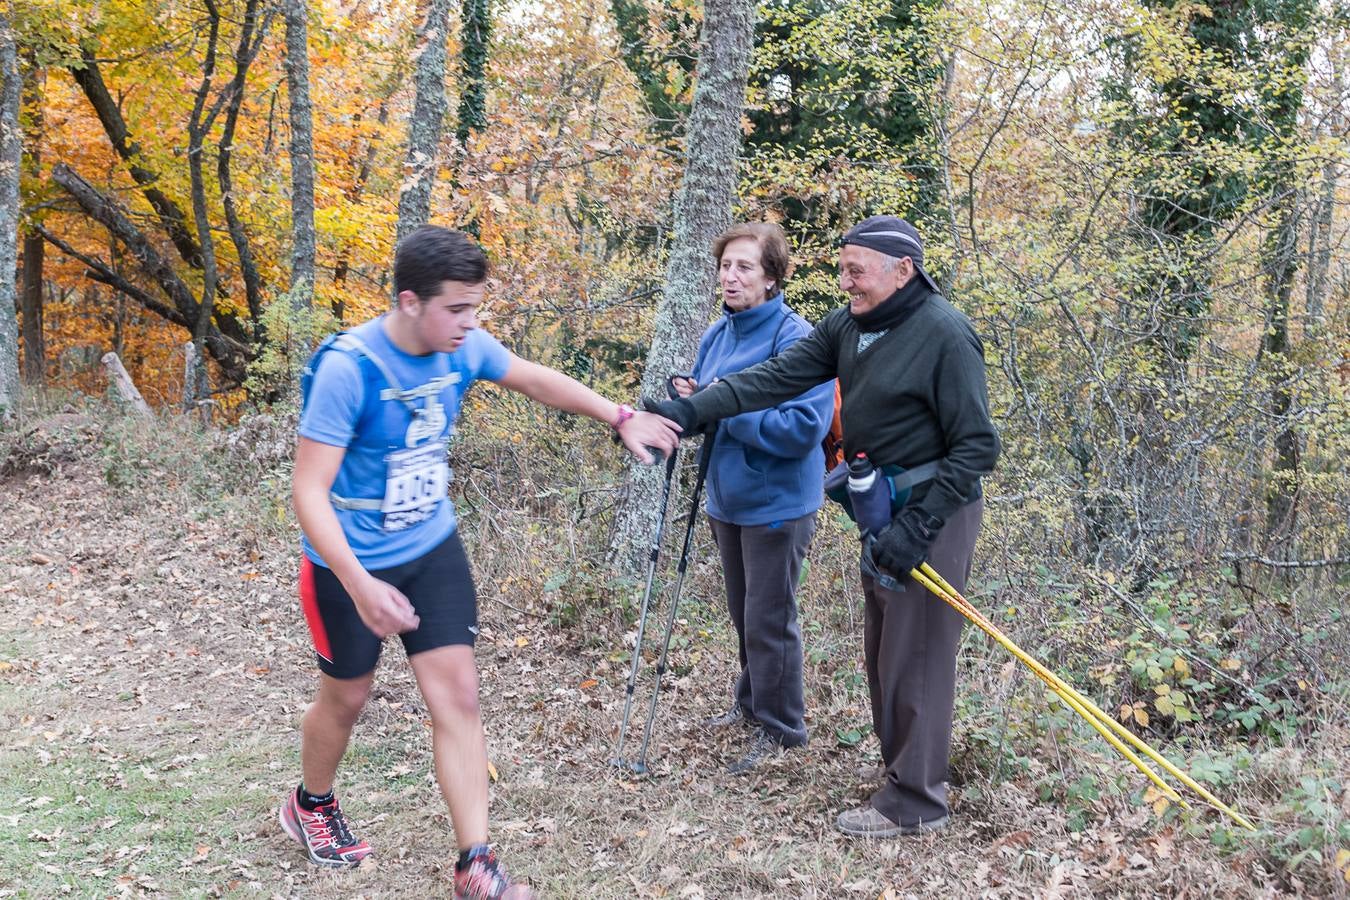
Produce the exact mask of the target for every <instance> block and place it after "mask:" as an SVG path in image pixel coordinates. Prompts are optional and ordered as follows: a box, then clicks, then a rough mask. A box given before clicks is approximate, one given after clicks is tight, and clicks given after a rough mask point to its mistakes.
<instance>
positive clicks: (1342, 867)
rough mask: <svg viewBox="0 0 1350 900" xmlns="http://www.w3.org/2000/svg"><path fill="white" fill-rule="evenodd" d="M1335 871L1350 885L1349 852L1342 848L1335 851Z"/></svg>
mask: <svg viewBox="0 0 1350 900" xmlns="http://www.w3.org/2000/svg"><path fill="white" fill-rule="evenodd" d="M1336 871H1338V872H1340V873H1341V877H1342V878H1344V879H1345V882H1346V883H1347V884H1350V850H1347V849H1345V848H1344V847H1342V848H1341V849H1339V850H1337V851H1336Z"/></svg>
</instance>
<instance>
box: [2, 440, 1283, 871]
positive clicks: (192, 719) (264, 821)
mask: <svg viewBox="0 0 1350 900" xmlns="http://www.w3.org/2000/svg"><path fill="white" fill-rule="evenodd" d="M138 477H143V478H145V479H147V484H148V485H149V486H151V487H153V486H154V485H155V484H159V485H160V487H159V489H146V490H140V489H138V490H137V491H134V492H128V491H126V490H118V491H114V490H112V489H110V488H109V487H108V486H107V482H106V479H105V477H104V472H103V471H101V470H100V467H99V465H98V462H97V460H95V459H89V460H86V461H83V462H76V463H70V464H66V465H63V466H60V467H58V469H57V470H56V471H55V472H52V473H50V474H33V473H28V474H25V473H19V474H17V475H13V476H10V477H9V478H7V479H6V480H5V481H4V483H3V491H4V495H5V497H6V498H7V504H6V506H7V509H6V513H5V516H4V517H3V521H2V522H0V735H2V736H3V737H2V738H0V740H3V746H2V747H0V776H2V777H0V838H2V839H3V840H4V846H5V847H6V848H7V854H6V855H7V856H8V859H6V860H5V861H4V862H3V863H0V896H12V895H18V896H33V897H49V896H62V895H68V896H99V897H103V896H119V895H127V894H150V893H162V894H164V895H170V896H183V895H193V896H222V895H228V896H280V897H306V896H334V895H337V896H363V897H371V898H374V897H432V896H448V895H449V891H448V878H449V873H450V871H451V856H450V848H451V847H452V846H453V844H452V839H451V836H450V834H449V823H448V821H447V817H446V815H445V810H444V804H443V803H442V802H441V800H440V799H439V796H438V794H437V792H436V790H435V786H434V784H432V782H431V780H430V776H429V769H430V757H429V751H428V745H429V740H428V737H429V735H428V728H427V722H426V720H425V716H424V711H423V710H422V708H421V707H420V705H419V701H418V697H417V694H416V691H415V690H414V688H413V684H412V681H411V677H410V673H409V671H408V669H407V666H406V663H405V662H404V660H403V659H402V653H401V651H397V650H390V651H389V652H387V653H386V655H385V661H384V664H383V666H382V669H381V672H380V676H379V679H378V682H377V685H378V687H377V693H376V697H375V700H374V702H373V703H372V704H371V706H370V708H369V709H368V710H367V712H366V714H365V715H364V716H363V718H362V720H361V722H360V724H359V726H358V729H357V733H356V736H355V739H354V742H353V746H352V749H351V751H350V753H349V755H348V758H347V761H346V763H345V765H344V771H343V775H342V781H341V785H342V788H343V791H344V796H345V798H346V799H345V805H346V807H347V810H348V813H349V815H350V816H351V817H352V818H353V820H354V822H355V823H356V824H357V825H358V826H359V829H360V833H361V834H362V835H363V836H364V837H366V838H367V839H368V840H369V841H370V842H371V843H372V845H373V846H374V847H375V848H376V851H377V856H376V864H375V865H372V866H368V867H362V869H361V870H359V871H356V872H352V873H342V874H332V873H326V872H320V871H318V870H316V869H314V868H313V867H311V866H310V865H308V863H307V862H306V860H305V859H304V857H303V856H302V854H301V853H300V852H299V850H298V848H297V847H295V846H294V845H292V844H290V843H289V842H288V841H287V840H286V839H285V838H284V837H283V836H282V834H281V832H280V830H279V828H278V826H277V824H276V819H275V806H276V802H277V800H278V798H279V797H280V796H281V794H282V793H283V792H284V791H285V790H287V789H288V788H289V787H291V786H292V785H293V784H294V783H295V781H296V778H297V756H298V754H297V746H298V745H297V733H296V721H297V718H298V715H299V713H300V711H301V710H302V708H303V705H304V704H305V703H306V702H307V699H308V697H307V695H308V692H309V690H310V688H311V681H312V668H311V665H310V662H309V650H308V644H307V639H306V634H305V632H304V630H303V623H302V621H301V617H300V615H299V612H298V609H297V607H296V604H295V603H294V602H293V599H292V597H293V584H292V581H293V578H294V561H295V558H296V550H295V548H294V546H293V545H292V542H291V540H290V538H289V536H287V535H285V534H284V533H283V532H284V529H283V528H281V527H272V528H271V529H270V530H268V529H255V528H252V527H248V526H245V527H240V525H239V524H238V522H237V521H235V520H234V517H233V516H231V515H229V514H228V513H229V510H228V509H225V508H221V507H219V506H213V505H212V504H211V503H210V502H205V501H203V502H201V503H200V504H198V502H197V500H196V499H195V498H192V497H191V496H189V492H187V491H186V490H184V489H182V488H181V486H180V487H175V486H174V485H175V475H174V473H173V472H172V471H162V472H153V471H152V472H148V473H141V475H140V476H138ZM133 497H135V498H136V499H135V500H133ZM472 555H473V551H472V548H471V556H472ZM482 589H483V593H484V595H485V600H484V604H483V624H484V628H483V635H482V639H481V642H480V644H479V648H480V649H479V659H480V663H481V666H482V676H483V701H484V706H485V714H486V719H487V722H488V729H489V747H490V753H491V755H492V757H493V758H494V760H495V761H496V764H497V767H498V769H499V771H500V775H501V778H500V781H499V782H498V783H497V784H496V785H494V787H493V807H492V817H493V828H494V837H495V839H496V840H497V841H498V843H499V846H500V849H501V852H502V854H503V857H504V859H505V860H506V861H507V862H508V863H509V864H510V865H511V866H512V867H513V869H514V870H515V871H517V872H518V873H520V874H522V875H527V876H529V878H530V879H531V880H532V881H533V883H534V884H535V885H536V886H537V887H539V888H540V889H542V890H543V891H544V893H545V894H546V895H547V896H552V897H660V896H674V897H709V898H714V897H717V898H720V897H757V896H774V897H795V896H802V897H835V896H858V897H878V896H887V897H890V896H894V897H902V896H939V895H947V896H976V895H982V896H991V897H1014V896H1028V897H1031V896H1035V897H1042V896H1056V895H1058V896H1087V895H1089V894H1093V895H1132V896H1155V895H1159V894H1164V895H1168V896H1196V897H1199V896H1216V895H1230V896H1233V895H1237V896H1268V895H1269V894H1270V892H1271V891H1272V890H1273V889H1272V888H1271V887H1270V884H1271V883H1272V881H1273V879H1272V876H1271V875H1270V873H1267V872H1265V871H1263V870H1262V869H1261V868H1260V867H1259V865H1257V863H1256V862H1255V861H1254V860H1255V855H1254V854H1252V853H1239V854H1236V855H1231V856H1223V855H1221V854H1220V853H1219V852H1218V851H1216V850H1215V849H1213V848H1212V847H1211V846H1210V845H1209V843H1208V842H1207V840H1206V839H1205V837H1204V835H1203V834H1201V835H1199V836H1198V837H1187V836H1185V835H1184V834H1183V833H1182V831H1181V830H1180V829H1179V828H1178V827H1177V826H1176V825H1175V824H1166V825H1159V824H1158V823H1157V822H1156V821H1155V820H1154V819H1153V817H1152V815H1151V813H1149V812H1148V810H1147V809H1141V808H1135V807H1130V806H1127V805H1125V804H1122V803H1115V804H1112V803H1110V802H1108V801H1103V802H1102V804H1101V806H1100V816H1099V817H1098V818H1097V820H1096V821H1094V823H1093V824H1092V826H1091V827H1090V828H1088V829H1086V830H1084V831H1081V832H1078V833H1071V832H1069V831H1068V830H1066V828H1065V825H1064V816H1063V813H1062V811H1060V810H1058V809H1056V808H1055V807H1053V806H1043V805H1038V804H1037V803H1036V802H1035V800H1034V798H1033V797H1029V796H1028V795H1027V793H1026V792H1025V791H1024V790H1021V789H1019V788H1018V787H1017V786H1016V785H1015V784H1014V783H1012V782H1007V783H1004V784H1002V785H997V786H994V785H986V786H984V789H982V790H981V791H979V792H978V793H979V799H978V800H977V799H974V798H973V796H967V795H966V794H965V793H963V792H962V791H960V790H958V791H956V794H955V809H956V813H957V814H956V816H955V817H954V825H953V827H951V828H949V829H948V830H946V831H943V832H940V833H938V834H936V835H933V836H928V837H925V838H922V839H914V840H906V841H900V842H886V843H878V844H861V843H857V842H852V841H848V840H846V839H844V838H843V837H842V836H840V835H838V834H836V833H835V832H834V831H833V829H832V828H831V821H832V817H833V815H834V814H835V813H836V812H837V811H838V810H840V809H843V808H845V807H847V806H849V805H852V804H854V803H855V802H856V801H858V800H859V799H860V798H861V797H863V796H865V795H866V793H867V788H866V785H864V784H863V783H862V782H861V781H860V780H859V779H858V778H857V777H856V776H855V775H854V773H855V772H856V771H857V770H858V768H859V767H860V766H862V765H863V764H865V763H866V762H867V761H868V758H867V755H866V751H864V750H862V749H858V748H850V747H844V746H840V745H839V743H838V742H837V741H835V740H834V733H835V729H836V727H839V726H841V725H842V724H843V723H844V722H845V721H846V716H847V715H849V714H851V715H853V716H856V715H857V714H858V712H859V711H858V710H857V709H852V710H844V709H841V708H839V707H838V704H837V702H835V701H834V700H832V699H831V698H830V696H829V695H830V690H831V687H830V685H828V684H823V683H820V682H819V680H818V679H816V678H815V676H814V675H813V676H812V678H813V683H812V684H810V685H809V690H810V691H811V696H810V697H809V698H808V705H810V706H811V707H812V708H813V709H815V710H816V713H815V721H814V722H813V729H814V736H815V739H814V740H813V742H812V744H811V745H810V747H809V748H807V749H806V750H805V751H803V752H798V753H794V754H792V755H790V756H787V757H784V758H783V759H782V760H780V761H779V762H777V763H775V764H774V765H773V766H771V767H769V768H768V769H767V770H765V771H763V772H762V773H761V774H757V775H755V776H754V777H750V778H741V779H737V778H734V777H732V776H729V775H727V774H725V773H724V772H723V771H722V766H723V765H724V764H725V763H726V762H727V761H728V760H729V759H731V758H733V756H734V754H735V751H736V749H737V747H738V746H739V744H738V743H737V741H738V740H740V739H741V738H740V737H739V736H738V735H734V734H733V735H722V736H710V735H708V734H706V733H704V732H703V731H702V730H701V729H700V728H698V727H697V726H696V725H695V724H694V723H696V722H697V721H699V720H700V719H701V718H702V717H703V716H706V715H708V714H711V713H713V712H716V711H718V709H717V708H718V706H719V704H720V703H721V701H722V696H721V691H720V690H718V691H706V690H705V691H700V690H698V685H707V684H715V685H719V686H720V685H724V684H726V683H728V679H729V675H730V673H729V670H728V668H727V665H726V660H727V658H728V657H729V649H728V648H729V645H728V644H727V643H726V640H725V634H724V633H722V632H721V631H719V630H717V628H716V624H715V623H716V617H715V616H712V615H711V614H709V622H710V623H712V624H710V625H709V631H710V634H708V636H704V635H703V634H702V633H701V632H700V630H699V629H698V628H697V627H691V628H690V629H688V630H687V631H688V632H689V633H691V634H692V635H693V636H692V641H693V645H692V646H691V647H688V648H685V650H684V658H686V659H688V660H695V661H694V662H692V663H691V665H692V667H693V668H692V670H691V671H687V672H686V673H685V674H684V675H683V676H682V677H680V678H678V679H673V682H674V690H673V691H671V692H669V693H667V694H666V695H665V697H664V699H663V709H664V710H665V713H664V715H663V716H662V718H661V720H660V734H659V735H658V741H657V746H656V747H655V753H654V756H655V758H656V766H655V768H656V776H655V777H654V778H652V779H649V780H646V781H641V782H638V781H633V780H629V779H625V778H622V777H619V776H618V775H617V774H616V773H615V771H614V770H613V769H611V768H610V767H608V766H607V765H606V763H605V760H606V758H607V757H608V755H609V754H610V752H611V751H612V745H613V737H614V731H615V727H616V724H617V721H618V715H619V710H620V708H621V701H622V696H623V681H624V678H625V676H626V668H625V663H624V662H623V660H622V659H621V658H620V659H613V658H611V656H613V655H614V654H613V647H614V645H615V643H616V642H617V641H618V637H617V635H616V636H614V637H613V638H609V637H604V638H603V639H601V640H595V639H588V636H587V635H586V634H583V633H580V629H578V628H572V629H563V630H558V629H555V628H553V627H551V626H550V625H549V623H548V622H547V621H546V620H544V619H541V618H538V617H536V616H531V615H522V614H520V613H517V612H514V611H512V610H511V609H508V608H507V607H506V606H505V605H503V604H502V603H500V602H497V601H496V600H495V599H494V598H495V594H494V591H495V587H494V586H493V585H491V584H485V585H483V586H482ZM812 615H813V610H812V609H810V608H808V609H805V610H804V617H805V618H806V619H808V620H809V619H810V618H811V617H812ZM682 633H684V632H682ZM849 639H850V636H848V635H844V636H843V638H842V640H843V642H844V643H843V644H842V646H845V647H847V645H848V641H849ZM606 648H608V649H606ZM644 695H645V691H644Z"/></svg>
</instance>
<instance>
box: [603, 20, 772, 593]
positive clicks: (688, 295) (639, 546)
mask: <svg viewBox="0 0 1350 900" xmlns="http://www.w3.org/2000/svg"><path fill="white" fill-rule="evenodd" d="M753 35H754V6H753V5H752V4H751V3H749V2H748V0H707V2H706V3H705V4H704V14H703V33H702V35H701V36H700V39H699V47H700V49H699V57H698V68H697V81H696V83H695V87H694V99H693V105H692V106H691V108H690V113H689V127H688V131H687V135H688V137H687V140H686V149H685V161H686V162H685V171H684V181H683V183H682V184H681V186H680V193H679V196H678V197H677V198H676V200H675V238H674V242H673V245H672V248H671V253H670V261H669V263H668V265H667V268H666V283H665V292H664V294H663V295H662V298H661V303H660V305H659V306H658V307H657V311H656V324H655V328H654V332H653V334H652V344H651V349H650V350H649V351H648V353H647V366H646V370H645V371H644V373H643V376H642V394H643V396H649V397H662V396H664V394H665V383H666V377H667V376H668V375H669V374H670V373H672V372H682V371H685V370H686V369H687V368H688V366H689V364H690V362H691V361H692V360H693V357H694V351H695V350H696V349H697V348H698V339H699V335H700V334H701V333H702V332H703V328H704V326H705V325H706V324H707V322H708V318H709V315H710V314H711V312H712V307H713V296H714V294H713V285H714V283H715V280H716V278H715V276H716V269H717V266H716V263H715V261H714V260H713V258H712V251H711V249H710V248H711V246H712V241H713V238H715V237H716V236H717V235H718V234H720V233H721V232H722V231H725V230H726V229H727V228H728V227H729V226H730V225H731V209H732V205H733V204H734V202H735V200H736V185H737V157H738V155H739V153H740V149H741V113H742V110H743V108H744V105H745V82H746V74H747V71H748V69H749V66H750V51H751V46H752V39H753ZM661 473H662V469H661V467H660V466H651V467H641V466H634V467H632V470H631V475H630V479H629V485H628V496H627V497H626V498H625V500H624V504H623V506H622V507H621V508H620V510H619V514H618V518H617V521H616V523H615V535H614V540H613V542H612V544H611V548H610V549H611V556H612V557H613V558H614V559H615V560H616V561H618V562H622V563H624V564H627V565H632V566H636V565H638V564H640V562H641V560H642V557H643V553H644V544H645V543H646V542H649V541H650V535H651V533H652V529H653V528H655V525H656V520H657V517H658V516H660V515H661V514H662V513H663V511H662V510H660V509H658V506H659V498H660V493H661V477H662V476H661Z"/></svg>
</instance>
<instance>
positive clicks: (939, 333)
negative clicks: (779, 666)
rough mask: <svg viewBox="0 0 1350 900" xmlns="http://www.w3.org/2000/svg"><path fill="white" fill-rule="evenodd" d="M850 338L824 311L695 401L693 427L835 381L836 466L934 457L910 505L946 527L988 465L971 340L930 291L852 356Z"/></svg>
mask: <svg viewBox="0 0 1350 900" xmlns="http://www.w3.org/2000/svg"><path fill="white" fill-rule="evenodd" d="M858 335H859V330H858V325H857V323H856V322H855V321H854V319H853V317H852V316H851V315H850V314H849V311H848V308H847V307H842V308H840V309H836V310H834V311H833V312H831V313H830V314H829V315H827V316H826V317H825V318H824V319H822V320H821V321H820V323H819V324H818V325H816V328H815V330H814V331H812V332H811V333H810V334H809V335H807V336H806V337H804V338H802V339H801V340H800V341H798V342H797V343H795V344H793V345H792V346H791V347H789V348H788V349H787V350H784V351H783V352H782V353H780V354H779V355H778V356H775V357H772V358H770V359H767V360H765V361H764V362H762V363H760V364H759V365H756V366H751V367H750V368H748V369H745V370H743V371H740V372H737V373H735V374H732V375H727V376H725V377H724V378H722V379H721V380H720V381H718V382H716V383H714V384H712V385H710V386H709V387H707V388H706V389H704V390H701V391H699V392H697V393H695V394H694V395H693V396H692V397H691V398H690V401H691V402H692V404H693V406H694V411H695V412H696V414H697V416H698V421H699V424H702V423H705V422H712V421H716V420H719V419H725V418H728V417H730V416H734V415H738V414H740V413H745V412H751V411H753V410H758V409H767V408H769V407H771V406H776V405H778V404H779V403H782V402H784V401H786V400H790V399H791V398H793V397H796V396H797V395H799V394H801V393H803V392H804V391H806V390H808V389H810V388H811V387H814V386H815V385H817V384H820V383H822V382H825V381H828V380H830V379H831V378H835V377H838V379H839V387H840V392H841V395H842V397H843V407H842V409H841V421H842V423H843V426H844V453H845V458H846V459H852V458H853V456H855V455H856V454H858V453H860V452H862V453H866V454H867V455H868V457H869V458H870V459H871V460H872V462H873V463H874V464H876V465H889V464H895V465H899V466H903V467H904V468H906V469H912V468H914V467H916V466H919V465H922V464H923V463H926V462H929V461H931V460H935V459H942V463H941V465H940V466H939V467H938V473H937V476H936V477H935V478H934V479H933V480H932V481H930V482H927V483H925V484H921V485H919V486H918V487H916V488H915V490H914V494H913V497H912V500H911V502H913V503H917V504H919V505H920V506H921V508H922V509H923V510H924V511H925V512H928V513H931V514H932V515H935V516H938V517H939V518H941V519H944V520H945V519H948V518H950V517H951V514H952V513H954V512H955V511H956V510H957V509H958V508H960V507H961V506H963V505H964V504H966V503H969V502H970V501H972V500H974V499H976V498H977V497H979V496H980V476H982V475H987V474H988V473H989V472H990V471H992V470H993V468H994V461H995V460H996V459H997V458H998V452H999V439H998V432H997V430H995V428H994V423H993V422H992V421H991V420H990V418H989V393H988V388H987V387H986V384H985V377H984V348H983V346H982V345H981V344H980V339H979V338H978V337H977V336H976V335H975V329H974V328H972V327H971V324H970V320H969V319H967V318H966V317H965V316H964V315H962V314H961V313H960V312H959V311H958V310H957V309H956V308H955V307H954V306H952V305H951V304H950V303H948V302H947V301H946V300H945V299H943V298H942V297H941V296H939V295H938V294H933V293H929V294H928V296H927V297H925V298H924V299H923V300H922V301H921V302H920V303H919V305H918V308H917V309H916V310H914V312H913V313H912V314H910V315H909V316H908V317H907V318H905V319H904V321H903V322H902V323H901V324H900V325H899V326H897V327H895V328H892V329H891V330H890V331H887V332H886V333H885V334H884V335H883V336H882V337H880V338H878V339H876V340H874V341H873V343H872V344H871V345H870V346H868V347H867V348H866V349H865V350H864V351H863V352H862V353H861V354H860V353H859V352H858Z"/></svg>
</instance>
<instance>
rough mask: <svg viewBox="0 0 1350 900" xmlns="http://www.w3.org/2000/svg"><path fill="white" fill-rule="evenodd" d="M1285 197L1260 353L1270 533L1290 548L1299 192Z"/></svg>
mask: <svg viewBox="0 0 1350 900" xmlns="http://www.w3.org/2000/svg"><path fill="white" fill-rule="evenodd" d="M1282 187H1283V189H1284V190H1283V192H1282V193H1283V197H1282V199H1280V200H1277V201H1276V204H1275V209H1276V225H1275V228H1274V230H1273V231H1272V232H1271V235H1270V237H1269V239H1268V240H1267V248H1268V250H1269V252H1270V255H1269V259H1270V262H1269V263H1268V269H1267V275H1266V296H1267V298H1268V303H1269V304H1270V306H1269V312H1268V314H1267V317H1268V319H1269V322H1270V324H1269V325H1268V326H1267V327H1266V332H1265V335H1264V336H1263V338H1262V349H1263V350H1264V355H1265V356H1266V359H1267V361H1268V364H1269V365H1270V366H1271V367H1272V369H1273V371H1272V381H1273V384H1272V386H1271V391H1270V407H1269V408H1270V421H1271V425H1272V427H1273V429H1274V450H1275V459H1274V465H1273V468H1274V476H1275V477H1274V478H1272V479H1271V481H1270V485H1269V488H1268V491H1267V495H1266V533H1267V536H1268V538H1269V539H1270V540H1272V541H1274V542H1276V543H1286V542H1287V541H1288V540H1289V539H1290V538H1291V537H1292V536H1293V534H1294V531H1295V528H1294V525H1295V523H1294V515H1295V512H1296V509H1297V506H1296V503H1295V498H1296V496H1297V489H1298V480H1297V479H1298V455H1299V454H1298V451H1299V447H1298V435H1297V433H1295V431H1294V426H1293V418H1292V416H1291V413H1292V412H1293V397H1292V395H1291V393H1290V380H1291V379H1292V378H1293V372H1292V371H1290V361H1289V299H1290V295H1291V294H1292V293H1293V290H1294V273H1295V272H1296V271H1297V269H1298V264H1297V257H1296V254H1297V244H1298V217H1297V214H1296V213H1297V210H1296V197H1297V193H1296V191H1295V190H1294V188H1293V186H1292V184H1291V183H1286V184H1285V185H1282Z"/></svg>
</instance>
